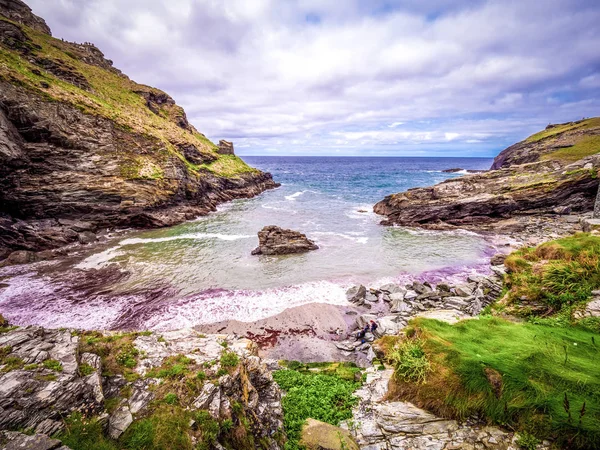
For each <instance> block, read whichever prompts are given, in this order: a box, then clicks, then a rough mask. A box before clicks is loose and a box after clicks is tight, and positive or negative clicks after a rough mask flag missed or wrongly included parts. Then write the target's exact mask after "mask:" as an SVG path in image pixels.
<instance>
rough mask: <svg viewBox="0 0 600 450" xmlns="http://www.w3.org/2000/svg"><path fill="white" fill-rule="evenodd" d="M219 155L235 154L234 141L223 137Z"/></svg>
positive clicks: (220, 142) (218, 151)
mask: <svg viewBox="0 0 600 450" xmlns="http://www.w3.org/2000/svg"><path fill="white" fill-rule="evenodd" d="M217 153H218V154H219V155H233V154H234V153H233V143H232V142H229V141H226V140H224V139H221V140H220V141H219V149H218V150H217Z"/></svg>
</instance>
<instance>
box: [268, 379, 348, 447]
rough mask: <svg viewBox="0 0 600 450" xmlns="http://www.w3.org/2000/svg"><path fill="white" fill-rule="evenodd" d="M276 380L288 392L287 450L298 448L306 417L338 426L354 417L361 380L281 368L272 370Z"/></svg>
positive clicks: (285, 400)
mask: <svg viewBox="0 0 600 450" xmlns="http://www.w3.org/2000/svg"><path fill="white" fill-rule="evenodd" d="M273 377H274V378H275V381H276V382H277V383H278V384H279V386H280V387H281V389H283V390H284V391H286V392H287V394H286V396H285V397H284V398H283V399H282V401H281V404H282V406H283V411H284V419H283V420H284V427H285V431H286V433H287V437H288V442H287V443H286V446H285V448H286V450H296V449H298V448H299V447H298V441H299V439H300V434H301V430H302V425H303V424H304V422H305V421H306V419H307V418H309V417H312V418H313V419H317V420H320V421H322V422H327V423H330V424H332V425H336V426H337V425H339V423H340V421H342V420H345V419H350V418H351V417H352V407H353V406H354V405H355V404H356V402H357V401H358V399H357V398H356V397H354V396H353V395H352V393H353V392H354V391H355V390H356V389H357V388H358V387H359V386H360V383H357V382H354V381H348V380H343V379H341V378H339V377H338V376H335V375H323V374H318V373H317V374H314V373H310V372H307V373H301V372H298V371H296V370H279V371H277V372H274V373H273Z"/></svg>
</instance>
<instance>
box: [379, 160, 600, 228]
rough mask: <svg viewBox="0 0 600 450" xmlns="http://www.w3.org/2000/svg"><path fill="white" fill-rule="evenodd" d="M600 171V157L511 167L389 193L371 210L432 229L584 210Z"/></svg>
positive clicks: (592, 199)
mask: <svg viewBox="0 0 600 450" xmlns="http://www.w3.org/2000/svg"><path fill="white" fill-rule="evenodd" d="M584 167H588V169H585V168H584ZM598 170H600V155H594V156H590V157H587V158H584V159H582V160H580V161H578V162H576V163H573V164H569V165H566V166H565V165H563V164H561V163H560V162H557V161H540V162H534V163H530V164H524V165H516V166H510V167H508V168H503V169H500V170H494V171H490V172H486V173H483V174H475V175H466V176H464V177H461V178H454V179H451V180H446V181H444V182H442V183H440V184H437V185H435V186H431V187H426V188H416V189H409V190H408V191H406V192H402V193H398V194H393V195H389V196H387V197H386V198H385V199H384V200H382V201H380V202H379V203H377V204H376V205H375V206H374V208H373V209H374V211H375V212H376V213H377V214H381V215H383V216H386V220H384V221H383V222H382V223H383V224H386V225H389V224H399V225H406V226H419V227H425V228H434V229H444V228H452V227H456V226H458V227H465V228H473V229H483V228H485V227H486V226H487V225H490V224H493V223H495V222H498V221H500V220H503V219H508V218H510V217H514V216H518V215H524V216H527V215H532V214H551V215H553V214H566V213H571V212H573V213H577V212H586V211H591V210H593V208H594V202H595V199H596V193H597V191H598V183H599V178H598V175H597V172H598Z"/></svg>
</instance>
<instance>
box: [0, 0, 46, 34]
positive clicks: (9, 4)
mask: <svg viewBox="0 0 600 450" xmlns="http://www.w3.org/2000/svg"><path fill="white" fill-rule="evenodd" d="M0 13H2V14H3V15H4V16H5V17H8V18H9V19H10V20H12V21H14V22H17V23H22V24H23V25H27V26H28V27H30V28H33V29H34V30H37V31H41V32H42V33H46V34H50V35H51V34H52V33H51V32H50V27H49V26H48V25H47V24H46V21H45V20H44V19H42V18H41V17H38V16H36V15H35V14H33V12H32V11H31V8H30V7H29V6H27V5H26V4H25V3H23V2H22V1H21V0H0Z"/></svg>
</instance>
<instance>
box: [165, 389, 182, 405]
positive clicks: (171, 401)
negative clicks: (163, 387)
mask: <svg viewBox="0 0 600 450" xmlns="http://www.w3.org/2000/svg"><path fill="white" fill-rule="evenodd" d="M163 400H164V402H165V403H166V404H167V405H176V404H177V403H179V399H178V398H177V394H173V393H172V392H169V393H168V394H167V395H165V397H164V398H163Z"/></svg>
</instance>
